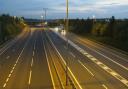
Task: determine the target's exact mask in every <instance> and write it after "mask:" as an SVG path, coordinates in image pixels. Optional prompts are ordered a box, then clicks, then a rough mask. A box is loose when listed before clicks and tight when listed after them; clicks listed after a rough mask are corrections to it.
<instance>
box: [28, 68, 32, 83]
mask: <svg viewBox="0 0 128 89" xmlns="http://www.w3.org/2000/svg"><path fill="white" fill-rule="evenodd" d="M31 77H32V71H31V70H30V73H29V80H28V84H29V85H30V84H31Z"/></svg>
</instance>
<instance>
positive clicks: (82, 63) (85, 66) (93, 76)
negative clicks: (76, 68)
mask: <svg viewBox="0 0 128 89" xmlns="http://www.w3.org/2000/svg"><path fill="white" fill-rule="evenodd" d="M78 62H79V63H80V64H81V65H82V66H83V67H84V68H85V69H86V70H87V71H88V72H89V73H90V74H91V75H92V76H93V77H94V74H93V73H92V72H91V71H90V70H89V69H88V68H87V67H86V66H85V65H84V64H83V63H82V62H81V61H80V60H78Z"/></svg>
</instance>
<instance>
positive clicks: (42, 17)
mask: <svg viewBox="0 0 128 89" xmlns="http://www.w3.org/2000/svg"><path fill="white" fill-rule="evenodd" d="M41 19H42V21H41V22H42V25H43V19H44V16H43V15H41Z"/></svg>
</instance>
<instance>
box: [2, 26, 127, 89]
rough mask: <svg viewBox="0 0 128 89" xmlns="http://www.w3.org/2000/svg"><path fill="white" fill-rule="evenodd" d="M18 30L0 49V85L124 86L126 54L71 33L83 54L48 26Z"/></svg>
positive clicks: (25, 88) (46, 88) (34, 88)
mask: <svg viewBox="0 0 128 89" xmlns="http://www.w3.org/2000/svg"><path fill="white" fill-rule="evenodd" d="M21 34H22V35H21V36H19V37H18V38H17V39H16V40H13V41H11V43H8V44H7V45H5V46H4V47H3V48H1V49H0V89H75V88H76V89H128V86H127V83H128V82H127V80H128V62H127V58H128V57H127V55H124V54H122V53H119V52H117V51H115V50H112V49H109V48H107V47H104V46H101V45H99V44H97V43H94V42H92V41H89V40H87V39H84V38H82V37H78V36H76V35H75V34H68V36H67V37H68V39H69V40H70V41H72V42H73V43H75V44H76V45H77V46H78V47H80V48H81V49H83V50H84V51H86V52H87V54H86V55H84V54H83V53H82V52H83V51H79V50H77V48H75V47H73V45H72V44H71V42H69V43H68V44H67V42H66V41H65V40H64V39H62V38H61V36H60V35H58V34H59V33H55V32H53V31H51V30H49V29H48V30H43V28H31V29H29V28H27V29H26V30H25V31H24V32H23V33H21ZM89 54H90V55H92V56H93V57H90V55H89ZM90 58H92V59H96V61H93V60H91V59H90ZM98 64H99V65H98ZM101 65H102V66H103V67H102V66H101ZM104 67H105V68H107V70H105V69H104ZM108 70H109V71H108ZM122 80H123V81H122Z"/></svg>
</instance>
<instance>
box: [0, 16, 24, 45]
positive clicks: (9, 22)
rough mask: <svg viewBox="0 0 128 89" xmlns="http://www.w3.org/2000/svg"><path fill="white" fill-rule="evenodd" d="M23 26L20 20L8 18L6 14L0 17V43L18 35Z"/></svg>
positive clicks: (12, 17)
mask: <svg viewBox="0 0 128 89" xmlns="http://www.w3.org/2000/svg"><path fill="white" fill-rule="evenodd" d="M24 26H25V25H24V22H23V19H22V18H18V17H15V16H10V15H8V14H3V15H0V43H3V42H5V41H7V40H8V39H10V38H13V37H14V36H16V35H17V34H19V33H20V32H21V31H22V30H21V29H23V28H24Z"/></svg>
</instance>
